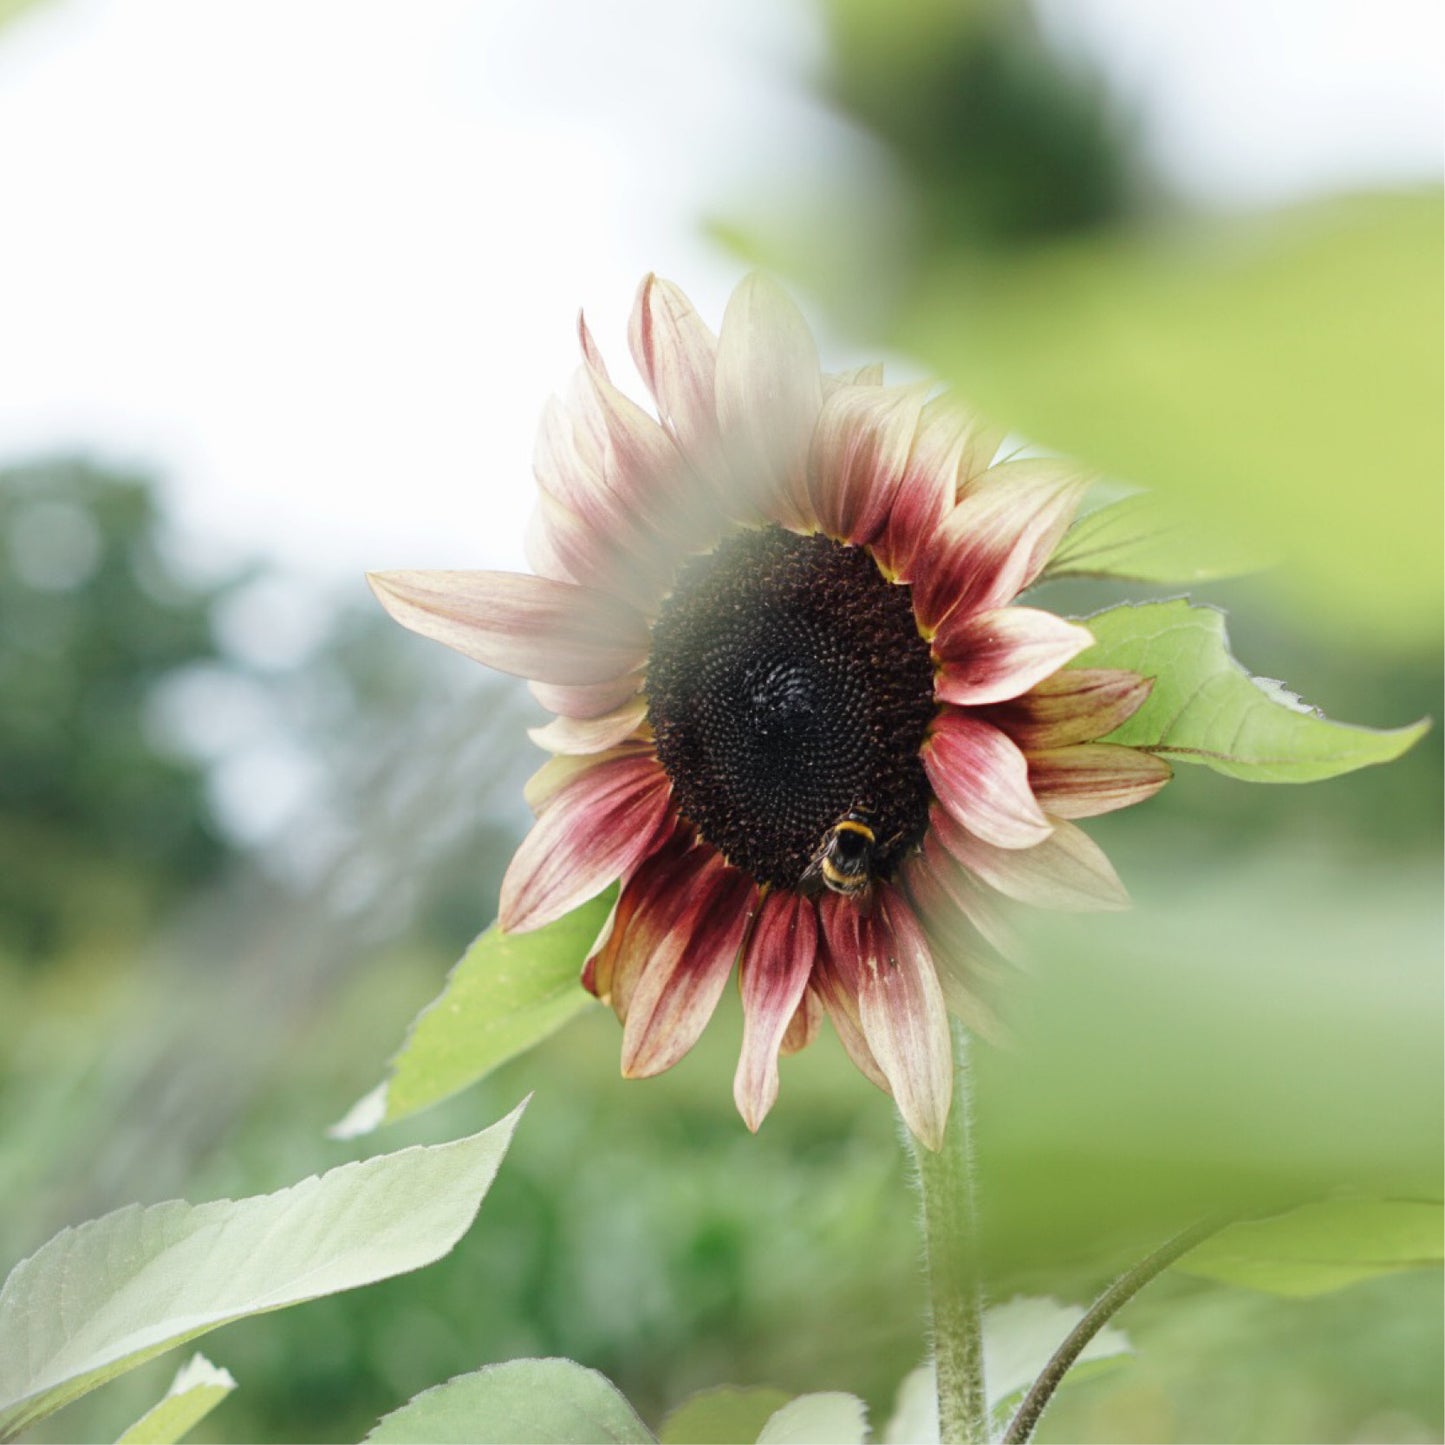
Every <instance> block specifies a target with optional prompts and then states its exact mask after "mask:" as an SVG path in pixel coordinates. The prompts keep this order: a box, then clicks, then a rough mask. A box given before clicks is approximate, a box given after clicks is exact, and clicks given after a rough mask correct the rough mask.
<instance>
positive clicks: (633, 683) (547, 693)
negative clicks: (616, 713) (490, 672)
mask: <svg viewBox="0 0 1445 1445" xmlns="http://www.w3.org/2000/svg"><path fill="white" fill-rule="evenodd" d="M527 690H528V691H529V692H530V693H531V694H532V696H533V697H535V698H536V699H537V701H538V702H540V703H541V704H542V706H543V707H544V708H546V709H547V711H548V712H555V713H558V714H560V715H561V716H562V717H575V718H595V717H601V716H602V715H603V714H604V713H609V712H612V711H613V710H614V709H615V708H619V707H621V706H622V705H623V703H625V702H626V701H627V700H628V699H629V698H630V697H632V696H634V695H635V694H636V693H638V692H641V690H642V674H641V673H640V672H631V673H626V674H624V675H623V676H622V677H613V678H609V679H608V680H607V681H606V682H594V683H587V684H585V685H583V686H581V687H559V686H557V685H555V684H553V683H550V682H529V683H528V684H527Z"/></svg>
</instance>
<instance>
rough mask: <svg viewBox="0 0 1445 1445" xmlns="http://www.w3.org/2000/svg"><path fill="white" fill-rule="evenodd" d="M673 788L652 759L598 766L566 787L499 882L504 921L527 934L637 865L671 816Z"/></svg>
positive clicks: (512, 929)
mask: <svg viewBox="0 0 1445 1445" xmlns="http://www.w3.org/2000/svg"><path fill="white" fill-rule="evenodd" d="M671 796H672V784H671V783H670V782H669V781H668V778H667V774H666V773H664V772H663V771H662V768H661V767H660V766H659V765H658V763H657V760H656V759H655V758H653V757H650V756H640V757H639V756H632V757H620V758H612V759H609V760H607V761H603V762H599V763H597V764H595V766H593V767H591V768H588V769H587V770H586V771H584V772H581V773H579V774H578V775H577V776H576V777H574V778H572V779H571V780H570V781H568V782H567V783H565V784H564V785H563V786H562V787H561V788H560V789H559V790H558V791H557V793H556V794H555V795H554V796H553V797H552V799H551V801H550V802H549V803H548V804H547V808H546V811H545V812H544V813H543V814H542V816H541V817H540V818H539V819H538V820H537V822H536V824H535V825H534V826H533V828H532V831H531V832H530V833H528V834H527V836H526V837H525V838H524V839H523V840H522V846H521V847H520V848H518V849H517V852H516V856H515V857H514V858H513V859H512V862H511V864H510V866H509V867H508V869H507V874H506V877H505V878H503V879H502V897H501V908H500V917H499V921H500V922H501V925H502V927H503V928H504V929H505V930H506V931H507V932H508V933H527V932H530V931H531V930H532V929H534V928H540V927H541V926H542V925H543V924H544V923H551V922H553V921H554V920H556V919H558V918H561V917H562V915H563V914H564V913H570V912H571V911H572V909H574V908H576V907H577V905H578V904H579V903H584V902H586V900H587V899H589V898H591V897H592V896H593V895H594V894H596V893H599V892H601V890H602V889H603V888H605V887H606V886H607V885H608V884H609V883H610V882H612V880H613V879H614V878H618V877H620V876H621V875H622V874H624V873H626V872H628V871H629V870H630V869H632V868H633V867H635V866H636V864H637V863H638V862H639V860H641V859H642V858H644V857H645V856H646V855H647V853H648V851H649V850H650V849H651V848H652V846H653V843H654V839H655V837H656V835H657V832H658V830H659V828H660V827H662V826H663V823H664V820H665V819H666V817H667V811H668V804H669V801H670V799H671Z"/></svg>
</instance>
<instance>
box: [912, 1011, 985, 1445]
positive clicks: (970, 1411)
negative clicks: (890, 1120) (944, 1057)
mask: <svg viewBox="0 0 1445 1445" xmlns="http://www.w3.org/2000/svg"><path fill="white" fill-rule="evenodd" d="M950 1023H951V1024H952V1028H953V1069H954V1077H953V1108H952V1110H951V1111H950V1113H949V1118H948V1127H947V1129H946V1131H945V1133H944V1138H943V1147H942V1148H941V1149H939V1151H938V1152H937V1153H936V1154H935V1153H933V1152H932V1151H930V1150H928V1149H925V1148H924V1147H923V1146H922V1145H915V1147H914V1153H915V1155H916V1157H917V1159H918V1176H919V1180H920V1184H921V1186H922V1190H923V1234H924V1250H925V1253H926V1255H927V1259H928V1287H929V1295H930V1299H931V1303H932V1309H933V1364H934V1370H935V1373H936V1377H937V1384H938V1438H939V1440H940V1441H941V1442H942V1445H986V1442H987V1441H988V1400H987V1396H986V1395H985V1392H984V1378H983V1290H982V1286H981V1282H980V1279H979V1247H978V1207H977V1204H976V1202H975V1198H974V1162H973V1141H972V1128H973V1079H972V1075H971V1073H970V1071H969V1066H968V1035H967V1034H966V1033H965V1032H964V1030H963V1026H962V1024H960V1023H959V1022H958V1020H957V1019H951V1020H950Z"/></svg>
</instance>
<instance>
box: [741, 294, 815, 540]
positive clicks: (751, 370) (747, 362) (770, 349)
mask: <svg viewBox="0 0 1445 1445" xmlns="http://www.w3.org/2000/svg"><path fill="white" fill-rule="evenodd" d="M822 404H823V383H822V375H821V373H820V371H819V369H818V349H817V347H816V346H815V345H814V342H813V335H812V332H810V331H809V330H808V323H807V322H806V321H804V320H803V316H802V313H801V312H800V311H799V310H798V308H797V307H796V306H795V305H794V304H793V302H792V300H791V298H790V297H789V296H788V294H787V293H786V292H785V291H783V290H782V288H781V287H779V286H778V285H777V284H776V283H775V282H773V281H770V280H768V278H767V277H765V276H761V275H757V274H754V275H751V276H748V277H746V278H745V279H744V280H743V281H742V282H741V283H740V284H739V286H738V287H737V289H736V290H735V291H734V292H733V294H732V298H731V299H730V300H729V302H728V305H727V311H726V312H725V314H724V316H723V324H722V333H721V335H720V336H719V338H718V354H717V412H718V421H719V424H720V426H721V429H722V443H723V447H724V449H725V451H726V454H727V459H728V464H729V466H730V467H731V468H732V472H733V476H734V478H735V483H736V486H737V487H738V489H739V492H740V494H741V495H740V500H741V501H743V502H745V504H746V505H745V506H744V507H743V508H742V509H741V510H740V511H739V515H745V514H747V513H748V512H749V511H751V512H752V513H754V514H761V515H762V516H764V517H767V518H769V519H770V520H773V521H778V522H782V523H785V524H789V523H792V524H800V525H807V524H808V523H810V521H811V520H812V519H811V512H812V505H811V502H810V501H809V499H808V495H807V484H806V470H807V460H808V447H809V443H810V442H811V441H812V437H813V428H814V426H815V425H816V424H817V421H818V412H819V409H820V408H821V406H822Z"/></svg>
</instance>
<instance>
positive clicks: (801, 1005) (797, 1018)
mask: <svg viewBox="0 0 1445 1445" xmlns="http://www.w3.org/2000/svg"><path fill="white" fill-rule="evenodd" d="M822 1022H823V1005H822V1004H821V1003H819V1002H818V995H817V994H816V993H814V992H813V990H812V989H811V988H809V989H807V990H806V991H805V992H804V994H803V997H802V998H801V999H800V1000H799V1001H798V1007H797V1008H796V1010H794V1012H793V1017H792V1018H791V1019H790V1020H789V1022H788V1028H787V1032H786V1033H784V1035H783V1042H782V1043H781V1044H780V1045H779V1046H778V1052H779V1053H780V1054H796V1053H801V1052H802V1051H803V1050H804V1049H806V1048H807V1047H808V1045H809V1044H811V1043H812V1042H813V1040H814V1039H815V1038H817V1037H818V1027H819V1025H820V1024H821V1023H822Z"/></svg>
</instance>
